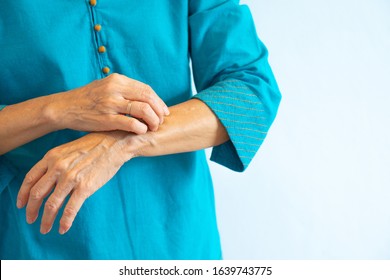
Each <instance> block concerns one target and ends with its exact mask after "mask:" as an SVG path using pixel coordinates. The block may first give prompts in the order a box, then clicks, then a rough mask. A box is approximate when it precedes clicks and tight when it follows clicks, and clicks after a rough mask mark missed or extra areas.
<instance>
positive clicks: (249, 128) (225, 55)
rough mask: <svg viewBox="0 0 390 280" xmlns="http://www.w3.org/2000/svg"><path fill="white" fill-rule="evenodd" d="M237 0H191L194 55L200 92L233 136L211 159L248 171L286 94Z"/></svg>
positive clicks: (196, 78)
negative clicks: (282, 97) (277, 81)
mask: <svg viewBox="0 0 390 280" xmlns="http://www.w3.org/2000/svg"><path fill="white" fill-rule="evenodd" d="M238 2H239V1H233V0H228V1H226V0H189V3H190V5H189V30H190V54H191V60H192V68H193V73H194V81H195V86H196V89H197V91H198V93H197V94H196V95H195V96H194V98H197V99H200V100H202V101H203V102H204V103H206V104H207V105H208V106H209V107H210V108H211V110H212V111H213V112H214V113H215V114H216V116H217V117H218V118H219V120H220V121H221V123H222V124H223V125H224V127H225V128H226V130H227V132H228V135H229V137H230V140H229V141H228V142H226V143H224V144H222V145H219V146H217V147H214V148H213V151H212V154H211V160H212V161H215V162H217V163H219V164H221V165H224V166H226V167H227V168H230V169H232V170H234V171H240V172H241V171H244V170H245V169H246V168H247V166H248V165H249V163H250V162H251V160H252V159H253V157H254V156H255V154H256V152H257V151H258V149H259V147H260V145H261V144H262V142H263V141H264V138H265V137H266V135H267V132H268V130H269V128H270V126H271V124H272V122H273V120H274V118H275V116H276V112H277V109H278V106H279V102H280V99H281V95H280V92H279V89H278V86H277V84H276V81H275V79H274V76H273V74H272V71H271V68H270V66H269V64H268V52H267V49H266V48H265V46H264V45H263V44H262V42H261V41H260V40H259V39H258V37H257V34H256V30H255V27H254V22H253V19H252V15H251V13H250V11H249V8H248V7H247V6H243V5H239V3H238Z"/></svg>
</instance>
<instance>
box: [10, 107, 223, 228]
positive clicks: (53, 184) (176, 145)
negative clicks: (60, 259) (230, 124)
mask: <svg viewBox="0 0 390 280" xmlns="http://www.w3.org/2000/svg"><path fill="white" fill-rule="evenodd" d="M170 112H171V114H170V116H168V117H166V118H165V121H164V124H162V125H161V126H160V129H159V130H158V131H155V132H147V133H146V134H144V135H135V134H131V133H127V132H123V131H115V132H95V133H90V134H88V135H86V136H84V137H82V138H80V139H77V140H75V141H73V142H70V143H67V144H64V145H62V146H59V147H57V148H54V149H53V150H51V151H49V152H48V153H47V154H46V156H45V157H44V158H43V159H42V160H41V161H39V162H38V163H37V164H36V165H35V166H34V167H33V168H32V169H31V170H30V172H29V173H28V174H27V175H26V178H25V180H24V182H23V184H22V187H21V189H20V191H19V195H18V205H17V206H18V207H19V208H21V207H24V206H26V205H27V211H26V219H27V222H28V223H33V222H35V220H36V219H37V217H38V213H39V209H40V207H41V205H42V202H43V199H44V198H45V197H46V196H48V195H49V194H50V193H51V191H52V190H53V189H54V191H53V193H52V194H50V196H49V198H48V200H47V201H46V203H45V206H44V213H43V217H42V222H41V232H42V233H44V234H45V233H47V232H49V231H50V230H51V227H52V225H53V222H54V220H55V218H56V216H57V213H58V210H59V208H60V207H61V205H62V203H63V202H64V201H65V199H66V197H67V196H68V195H69V196H70V199H69V201H68V203H67V204H66V206H65V209H64V212H63V215H62V217H61V220H60V229H59V232H60V233H61V234H63V233H65V232H67V231H68V230H69V228H70V227H71V226H72V223H73V221H74V219H75V217H76V215H77V212H78V211H79V209H80V208H81V206H82V204H83V203H84V201H85V200H86V198H88V197H89V196H91V195H92V194H93V193H94V192H96V191H97V190H98V189H99V188H101V187H102V186H103V185H104V184H105V183H106V182H107V181H108V180H110V179H111V178H112V177H113V176H114V175H115V173H116V172H117V171H118V170H119V168H120V167H121V166H122V165H123V164H124V163H125V162H126V161H128V160H131V159H132V158H134V157H137V156H158V155H165V154H173V153H181V152H188V151H194V150H199V149H203V148H207V147H211V146H216V145H219V144H221V143H223V142H225V141H227V140H228V135H227V133H226V130H225V128H224V127H223V125H222V124H221V123H220V121H219V120H218V118H217V117H216V116H215V115H214V113H213V112H212V111H211V110H210V109H209V108H208V106H207V105H206V104H204V103H203V102H202V101H199V100H189V101H187V102H184V103H182V104H179V105H176V106H173V107H171V108H170ZM80 174H83V176H82V177H80V176H79V175H80Z"/></svg>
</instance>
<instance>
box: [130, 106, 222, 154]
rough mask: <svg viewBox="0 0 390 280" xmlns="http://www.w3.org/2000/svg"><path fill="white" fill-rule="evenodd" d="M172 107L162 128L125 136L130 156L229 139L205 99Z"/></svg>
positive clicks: (188, 148)
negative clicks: (142, 133)
mask: <svg viewBox="0 0 390 280" xmlns="http://www.w3.org/2000/svg"><path fill="white" fill-rule="evenodd" d="M169 109H170V112H171V114H170V115H169V116H168V117H166V118H165V121H164V123H163V124H162V125H161V126H160V128H159V130H158V131H156V132H147V133H146V134H144V135H127V136H125V143H126V145H127V152H128V154H129V155H130V157H129V158H131V157H134V156H145V157H150V156H160V155H167V154H175V153H183V152H190V151H196V150H200V149H205V148H208V147H213V146H217V145H220V144H222V143H224V142H226V141H227V140H228V139H229V137H228V135H227V132H226V130H225V128H224V126H223V125H222V124H221V122H220V121H219V120H218V118H217V117H216V116H215V114H214V113H213V112H212V111H211V109H210V108H209V107H208V106H207V105H206V104H205V103H203V102H202V101H200V100H197V99H191V100H189V101H187V102H184V103H181V104H179V105H176V106H173V107H170V108H169Z"/></svg>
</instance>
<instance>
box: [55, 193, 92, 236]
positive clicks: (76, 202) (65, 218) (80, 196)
mask: <svg viewBox="0 0 390 280" xmlns="http://www.w3.org/2000/svg"><path fill="white" fill-rule="evenodd" d="M87 198H88V195H86V194H85V193H83V192H82V191H81V190H79V189H78V190H76V191H74V192H73V193H72V195H71V197H70V199H69V201H68V203H67V204H66V206H65V209H64V212H63V214H62V217H61V220H60V228H59V233H60V234H65V233H66V232H67V231H68V230H69V229H70V228H71V227H72V224H73V221H74V219H75V218H76V215H77V213H78V212H79V210H80V208H81V206H82V205H83V203H84V201H85V200H86V199H87Z"/></svg>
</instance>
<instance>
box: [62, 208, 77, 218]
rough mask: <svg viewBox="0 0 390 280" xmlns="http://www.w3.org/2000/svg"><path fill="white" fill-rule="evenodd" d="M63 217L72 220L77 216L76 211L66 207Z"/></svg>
mask: <svg viewBox="0 0 390 280" xmlns="http://www.w3.org/2000/svg"><path fill="white" fill-rule="evenodd" d="M63 215H64V217H67V218H73V217H75V216H76V215H77V210H76V209H75V208H74V207H72V206H67V207H65V209H64V213H63Z"/></svg>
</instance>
